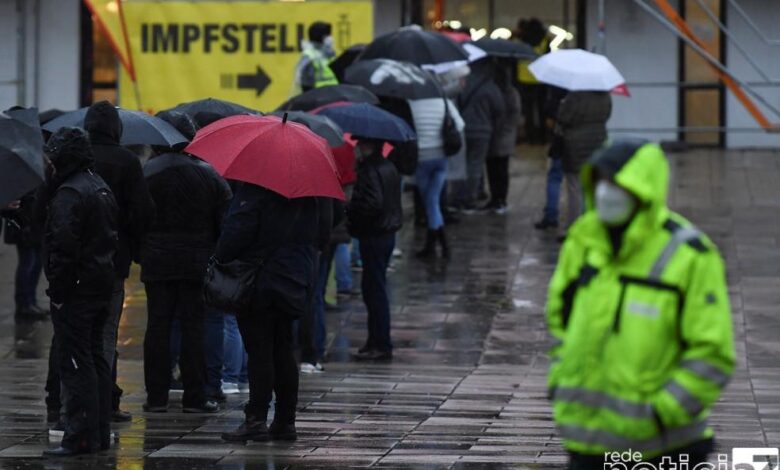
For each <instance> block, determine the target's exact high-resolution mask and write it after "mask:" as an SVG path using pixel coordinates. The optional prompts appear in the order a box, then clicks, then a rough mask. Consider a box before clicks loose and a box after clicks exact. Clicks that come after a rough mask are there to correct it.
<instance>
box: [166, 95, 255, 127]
mask: <svg viewBox="0 0 780 470" xmlns="http://www.w3.org/2000/svg"><path fill="white" fill-rule="evenodd" d="M165 111H170V112H176V113H182V114H186V115H187V116H189V117H190V118H192V119H193V120H194V121H195V123H196V124H198V126H200V127H205V125H207V124H202V123H200V122H198V119H197V117H196V116H197V115H198V114H201V116H208V115H216V116H219V118H225V117H228V116H235V115H238V114H260V115H262V114H263V113H261V112H260V111H257V110H254V109H250V108H247V107H246V106H242V105H240V104H238V103H233V102H231V101H224V100H218V99H216V98H205V99H202V100H197V101H190V102H189V103H181V104H178V105H176V106H174V107H173V108H171V109H167V110H165Z"/></svg>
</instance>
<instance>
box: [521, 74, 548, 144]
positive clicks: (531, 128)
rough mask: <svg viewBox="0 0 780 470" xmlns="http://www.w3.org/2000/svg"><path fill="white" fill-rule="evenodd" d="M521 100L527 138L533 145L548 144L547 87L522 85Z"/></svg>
mask: <svg viewBox="0 0 780 470" xmlns="http://www.w3.org/2000/svg"><path fill="white" fill-rule="evenodd" d="M520 100H521V104H522V108H523V117H524V118H525V137H526V139H527V140H528V142H529V143H531V144H543V143H546V142H547V125H546V123H545V115H544V104H545V101H546V100H547V86H546V85H540V84H525V83H523V84H521V85H520Z"/></svg>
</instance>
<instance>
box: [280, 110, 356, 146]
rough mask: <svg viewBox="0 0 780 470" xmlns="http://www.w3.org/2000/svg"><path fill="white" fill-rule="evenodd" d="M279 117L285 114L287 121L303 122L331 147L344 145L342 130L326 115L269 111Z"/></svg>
mask: <svg viewBox="0 0 780 470" xmlns="http://www.w3.org/2000/svg"><path fill="white" fill-rule="evenodd" d="M271 114H272V115H274V116H279V117H281V118H283V117H284V115H285V114H287V119H288V120H289V121H293V122H297V123H300V124H303V125H304V126H306V127H308V128H309V129H311V131H312V132H314V133H315V134H317V135H318V136H320V137H322V138H323V139H325V140H327V141H328V145H330V146H331V147H340V146H342V145H344V131H343V130H341V128H340V127H339V125H338V124H336V123H335V122H333V120H332V119H330V118H329V117H326V116H322V115H317V114H309V113H304V112H303V111H275V112H273V113H271Z"/></svg>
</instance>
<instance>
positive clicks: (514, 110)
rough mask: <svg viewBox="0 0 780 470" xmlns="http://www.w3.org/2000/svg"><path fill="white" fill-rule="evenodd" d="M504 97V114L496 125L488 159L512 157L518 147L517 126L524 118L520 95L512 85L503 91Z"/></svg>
mask: <svg viewBox="0 0 780 470" xmlns="http://www.w3.org/2000/svg"><path fill="white" fill-rule="evenodd" d="M502 96H503V102H504V114H503V116H502V118H501V119H500V120H499V121H498V122H497V123H496V127H495V129H494V132H493V140H492V141H491V142H490V151H489V152H488V158H490V157H508V156H512V155H514V153H515V147H516V146H517V126H518V125H520V120H521V118H522V117H523V113H522V109H521V106H520V93H518V91H517V89H516V88H515V87H513V86H511V85H510V86H508V87H506V90H504V91H503V93H502Z"/></svg>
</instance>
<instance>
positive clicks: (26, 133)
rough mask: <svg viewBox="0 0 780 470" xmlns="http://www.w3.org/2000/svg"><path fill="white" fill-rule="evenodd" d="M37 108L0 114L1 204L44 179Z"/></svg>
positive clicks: (22, 193) (3, 204)
mask: <svg viewBox="0 0 780 470" xmlns="http://www.w3.org/2000/svg"><path fill="white" fill-rule="evenodd" d="M37 120H38V110H37V109H34V108H32V109H28V110H25V109H17V110H13V111H10V114H8V113H6V112H4V113H0V207H5V206H6V205H8V203H9V202H11V201H14V200H16V199H18V198H20V197H21V196H23V195H24V194H26V193H28V192H30V191H31V190H33V189H35V188H36V187H38V186H40V184H41V183H43V181H44V172H43V137H42V136H41V129H40V127H38V126H37V124H36V123H37Z"/></svg>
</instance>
